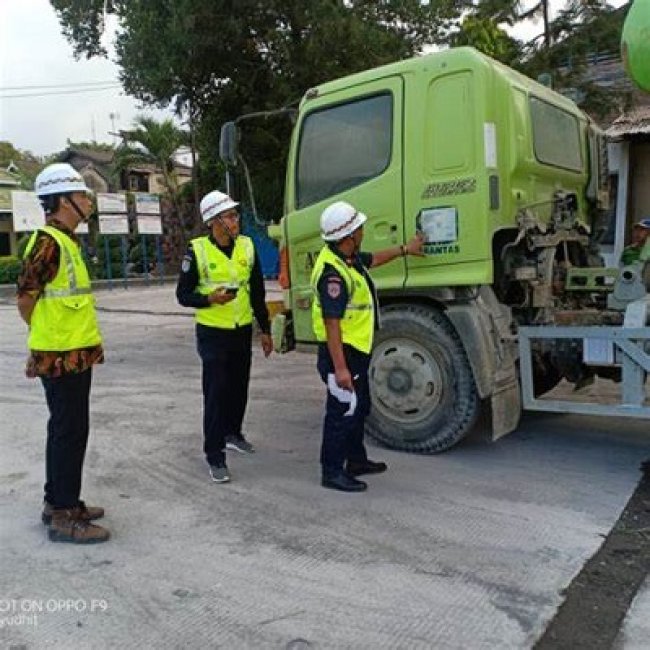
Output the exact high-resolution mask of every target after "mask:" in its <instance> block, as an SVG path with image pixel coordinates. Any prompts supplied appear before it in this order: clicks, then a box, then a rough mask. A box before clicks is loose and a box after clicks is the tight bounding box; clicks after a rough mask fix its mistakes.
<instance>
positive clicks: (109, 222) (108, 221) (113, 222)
mask: <svg viewBox="0 0 650 650" xmlns="http://www.w3.org/2000/svg"><path fill="white" fill-rule="evenodd" d="M99 232H101V233H102V235H128V234H129V219H128V217H127V216H126V215H125V214H101V213H100V215H99Z"/></svg>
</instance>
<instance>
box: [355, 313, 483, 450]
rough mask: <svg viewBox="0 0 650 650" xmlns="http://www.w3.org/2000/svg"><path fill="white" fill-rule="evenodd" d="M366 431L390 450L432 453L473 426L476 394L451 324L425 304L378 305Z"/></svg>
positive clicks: (446, 446) (453, 442) (468, 368)
mask: <svg viewBox="0 0 650 650" xmlns="http://www.w3.org/2000/svg"><path fill="white" fill-rule="evenodd" d="M369 379H370V394H371V398H372V410H371V413H370V415H369V416H368V418H367V420H366V431H367V433H368V435H369V436H370V437H371V438H373V439H375V440H377V441H378V442H379V443H381V444H383V445H385V446H386V447H389V448H391V449H398V450H401V451H409V452H414V453H420V454H433V453H438V452H441V451H445V450H446V449H449V448H450V447H453V446H454V445H455V444H456V443H457V442H459V441H460V440H462V438H463V437H464V436H465V435H466V434H467V432H468V431H469V430H470V429H471V427H472V425H473V424H474V421H475V420H476V417H477V415H478V412H479V398H478V393H477V390H476V385H475V383H474V377H473V375H472V369H471V367H470V364H469V361H468V359H467V354H466V353H465V350H464V348H463V345H462V343H461V341H460V339H459V338H458V335H457V334H456V332H455V330H454V328H453V326H452V324H451V323H450V322H449V320H448V319H447V317H446V316H445V315H444V314H443V313H441V312H440V311H439V310H437V309H435V308H432V307H428V306H426V305H407V304H396V305H390V306H388V307H387V308H385V309H383V310H382V326H381V329H380V330H379V331H378V332H377V334H376V337H375V346H374V349H373V352H372V359H371V362H370V372H369Z"/></svg>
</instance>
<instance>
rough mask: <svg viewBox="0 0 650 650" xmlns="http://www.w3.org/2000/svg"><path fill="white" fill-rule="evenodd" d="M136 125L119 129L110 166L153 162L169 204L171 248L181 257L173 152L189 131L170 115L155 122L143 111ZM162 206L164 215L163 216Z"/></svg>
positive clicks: (182, 242) (182, 233) (182, 241)
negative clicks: (120, 130) (177, 123)
mask: <svg viewBox="0 0 650 650" xmlns="http://www.w3.org/2000/svg"><path fill="white" fill-rule="evenodd" d="M134 126H135V128H133V129H131V130H130V131H122V132H121V135H122V138H123V143H122V146H120V147H119V148H118V149H117V151H116V153H115V158H114V162H113V167H114V169H115V170H116V171H118V172H122V171H124V170H126V169H128V168H129V167H132V166H134V165H138V164H149V165H154V166H155V167H156V169H159V170H160V172H161V173H162V177H163V185H164V187H165V190H166V194H167V197H168V198H169V200H170V202H171V206H172V214H169V215H167V216H168V217H171V218H170V219H169V221H168V222H167V223H168V225H169V240H168V245H169V246H170V252H171V253H172V257H173V259H174V260H175V261H178V259H180V256H181V255H182V252H183V251H184V249H185V245H186V234H185V228H184V227H183V223H182V211H181V201H180V199H179V186H178V180H177V178H176V175H175V174H174V154H175V153H176V151H178V149H179V148H180V147H182V146H184V145H186V144H188V143H189V134H188V133H187V132H186V131H183V130H182V129H179V128H178V127H177V126H176V125H175V124H174V122H173V121H172V120H171V119H167V120H163V121H162V122H157V121H156V120H154V119H152V118H149V117H145V116H143V115H141V116H139V117H137V118H136V120H135V123H134ZM165 216H166V215H165V210H163V219H164V218H165Z"/></svg>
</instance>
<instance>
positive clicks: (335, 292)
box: [327, 278, 341, 299]
mask: <svg viewBox="0 0 650 650" xmlns="http://www.w3.org/2000/svg"><path fill="white" fill-rule="evenodd" d="M327 295H328V296H329V297H330V298H332V299H336V298H338V297H339V296H340V295H341V280H340V279H339V278H329V279H328V280H327Z"/></svg>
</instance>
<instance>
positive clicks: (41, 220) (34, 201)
mask: <svg viewBox="0 0 650 650" xmlns="http://www.w3.org/2000/svg"><path fill="white" fill-rule="evenodd" d="M11 212H12V214H13V221H14V232H26V231H29V230H36V229H37V228H40V227H42V226H44V225H45V212H44V211H43V208H42V206H41V202H40V201H39V200H38V198H36V194H35V193H34V192H22V191H18V190H14V191H13V192H12V193H11Z"/></svg>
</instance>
